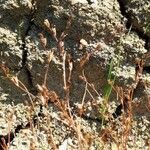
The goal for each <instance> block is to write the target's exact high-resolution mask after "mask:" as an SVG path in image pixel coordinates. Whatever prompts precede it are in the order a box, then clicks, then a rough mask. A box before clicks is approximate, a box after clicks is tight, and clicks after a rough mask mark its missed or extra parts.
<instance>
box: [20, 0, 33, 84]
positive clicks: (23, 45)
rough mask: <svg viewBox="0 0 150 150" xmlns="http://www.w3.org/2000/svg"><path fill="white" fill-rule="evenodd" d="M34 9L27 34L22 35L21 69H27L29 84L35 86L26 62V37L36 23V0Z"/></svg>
mask: <svg viewBox="0 0 150 150" xmlns="http://www.w3.org/2000/svg"><path fill="white" fill-rule="evenodd" d="M31 3H32V9H31V14H30V18H29V22H28V28H27V29H26V31H25V35H24V36H23V37H22V43H23V44H22V51H23V53H22V67H21V69H25V72H26V75H27V77H28V82H29V84H30V85H31V86H32V87H34V86H33V81H32V75H31V73H30V71H29V69H28V68H27V66H26V62H27V55H28V51H27V50H26V37H27V36H28V33H29V31H30V30H31V27H32V25H33V24H34V22H33V18H34V14H35V10H36V9H35V1H34V0H32V2H31Z"/></svg>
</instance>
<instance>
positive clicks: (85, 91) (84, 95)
mask: <svg viewBox="0 0 150 150" xmlns="http://www.w3.org/2000/svg"><path fill="white" fill-rule="evenodd" d="M86 93H87V82H86V83H85V90H84V94H83V98H82V103H81V105H82V107H83V105H84V101H85V97H86Z"/></svg>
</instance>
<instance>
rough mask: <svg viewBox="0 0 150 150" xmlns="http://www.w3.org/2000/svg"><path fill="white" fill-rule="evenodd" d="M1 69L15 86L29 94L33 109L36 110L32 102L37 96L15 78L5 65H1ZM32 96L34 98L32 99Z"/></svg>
mask: <svg viewBox="0 0 150 150" xmlns="http://www.w3.org/2000/svg"><path fill="white" fill-rule="evenodd" d="M0 68H1V69H2V70H3V72H4V74H5V76H6V77H7V78H8V79H9V80H10V81H11V82H13V83H14V85H15V86H17V87H18V88H20V89H21V90H22V91H24V92H25V93H27V95H28V97H29V99H30V102H31V104H32V107H33V108H34V104H33V100H32V97H33V98H35V96H34V95H33V94H31V93H30V92H29V91H28V89H27V88H26V86H25V85H24V84H23V83H22V82H21V81H20V80H19V79H18V78H17V77H15V76H12V75H10V74H9V69H8V68H7V67H6V66H5V65H3V64H0ZM31 96H32V97H31Z"/></svg>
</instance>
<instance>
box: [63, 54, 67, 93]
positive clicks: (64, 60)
mask: <svg viewBox="0 0 150 150" xmlns="http://www.w3.org/2000/svg"><path fill="white" fill-rule="evenodd" d="M62 65H63V66H62V67H63V82H64V90H65V91H66V90H67V83H66V52H65V53H64V55H63V64H62Z"/></svg>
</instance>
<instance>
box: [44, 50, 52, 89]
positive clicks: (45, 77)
mask: <svg viewBox="0 0 150 150" xmlns="http://www.w3.org/2000/svg"><path fill="white" fill-rule="evenodd" d="M53 56H54V51H53V50H52V51H50V52H49V54H48V59H47V60H48V63H47V66H46V72H45V75H44V82H43V83H44V86H45V87H46V83H47V76H48V70H49V65H50V62H51V60H52V58H53Z"/></svg>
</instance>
